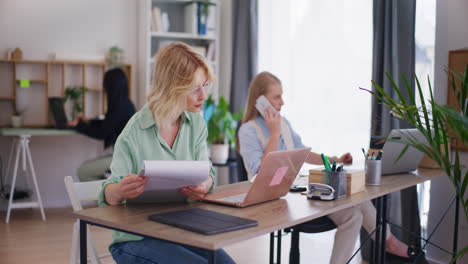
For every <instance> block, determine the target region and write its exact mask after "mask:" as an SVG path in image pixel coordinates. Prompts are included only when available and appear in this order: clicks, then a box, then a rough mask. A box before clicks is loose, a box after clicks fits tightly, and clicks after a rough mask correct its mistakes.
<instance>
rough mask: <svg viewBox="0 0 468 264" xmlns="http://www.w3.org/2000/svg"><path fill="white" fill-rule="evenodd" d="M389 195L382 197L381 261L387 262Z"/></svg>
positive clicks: (383, 263)
mask: <svg viewBox="0 0 468 264" xmlns="http://www.w3.org/2000/svg"><path fill="white" fill-rule="evenodd" d="M387 198H388V196H387V195H384V196H383V197H382V202H381V203H382V212H381V213H382V227H381V228H382V233H381V234H380V235H381V241H380V263H382V264H385V253H386V242H387Z"/></svg>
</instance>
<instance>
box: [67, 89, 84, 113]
mask: <svg viewBox="0 0 468 264" xmlns="http://www.w3.org/2000/svg"><path fill="white" fill-rule="evenodd" d="M87 91H88V88H87V87H86V86H70V87H67V88H66V89H65V98H64V101H65V102H67V101H68V100H69V99H70V101H71V103H72V111H71V116H72V120H74V119H75V118H76V117H77V115H78V114H79V113H82V112H83V96H84V94H85V93H86V92H87Z"/></svg>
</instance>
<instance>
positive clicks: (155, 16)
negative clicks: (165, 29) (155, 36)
mask: <svg viewBox="0 0 468 264" xmlns="http://www.w3.org/2000/svg"><path fill="white" fill-rule="evenodd" d="M151 31H153V32H159V31H162V18H161V9H159V7H153V8H152V9H151Z"/></svg>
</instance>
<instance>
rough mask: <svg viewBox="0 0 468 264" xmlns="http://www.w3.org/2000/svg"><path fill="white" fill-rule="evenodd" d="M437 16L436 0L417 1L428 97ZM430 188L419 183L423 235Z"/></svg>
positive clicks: (420, 72) (419, 69)
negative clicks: (428, 81)
mask: <svg viewBox="0 0 468 264" xmlns="http://www.w3.org/2000/svg"><path fill="white" fill-rule="evenodd" d="M435 16H436V2H435V0H426V1H418V2H417V4H416V28H415V42H416V43H415V44H416V48H415V49H416V50H415V65H416V66H415V73H416V76H418V79H419V83H420V84H421V88H422V89H423V94H424V98H426V99H429V98H430V93H429V86H428V83H427V79H428V78H429V80H430V82H431V84H432V85H434V47H435V23H436V20H435ZM432 88H433V87H432ZM416 89H417V88H416ZM433 89H434V88H433ZM417 99H418V100H417V103H418V104H420V100H419V97H417ZM426 105H427V104H426ZM430 188H431V182H430V181H427V182H424V183H423V184H418V195H419V201H420V205H419V207H420V208H421V210H420V212H419V213H420V218H421V233H422V236H423V237H427V236H428V233H427V221H428V214H429V198H430Z"/></svg>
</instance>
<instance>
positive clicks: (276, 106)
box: [238, 72, 408, 264]
mask: <svg viewBox="0 0 468 264" xmlns="http://www.w3.org/2000/svg"><path fill="white" fill-rule="evenodd" d="M282 95H283V87H282V85H281V81H280V80H279V79H278V78H277V77H276V76H274V75H273V74H271V73H269V72H262V73H260V74H258V75H257V76H256V77H255V78H254V80H253V81H252V82H251V84H250V87H249V94H248V97H247V105H246V107H245V113H244V118H243V119H242V126H241V127H240V129H239V133H238V135H239V145H240V154H241V156H242V159H243V161H244V164H245V167H246V170H247V173H248V175H249V178H252V177H253V175H255V174H256V173H257V171H258V169H259V168H260V164H261V163H262V161H263V159H264V158H265V157H266V155H267V154H268V153H269V152H271V151H277V150H291V149H297V148H305V146H304V144H303V143H302V140H301V137H300V136H299V135H298V134H297V133H296V132H295V131H294V129H293V128H292V126H291V124H290V123H289V122H288V121H287V120H286V118H284V117H283V116H281V108H282V106H283V105H284V102H283V97H282ZM256 104H259V106H260V107H259V108H260V110H262V111H263V107H261V106H262V105H263V106H265V105H268V106H267V107H266V109H265V111H264V113H263V115H262V113H261V112H260V111H259V110H257V108H256V106H255V105H256ZM352 161H353V158H352V157H351V155H350V154H349V153H346V154H343V155H341V156H340V157H337V156H333V157H331V158H330V162H331V163H333V162H337V163H338V162H339V163H344V164H350V163H352ZM305 162H307V163H311V164H323V162H322V158H321V156H320V155H319V154H317V153H314V152H310V153H309V156H308V157H307V158H306V160H305ZM328 217H329V218H330V219H331V220H332V221H333V222H334V223H335V225H336V226H337V231H336V234H335V242H334V245H333V250H332V256H331V259H330V263H332V264H335V263H336V264H342V263H346V262H347V261H348V259H349V258H350V257H351V255H352V253H353V251H354V246H355V244H356V240H357V237H358V235H359V231H360V229H361V226H363V227H364V228H365V229H366V230H367V231H368V232H369V233H371V232H372V231H373V230H374V229H375V217H376V211H375V208H374V206H373V205H372V203H371V202H364V203H362V204H360V205H357V206H354V207H350V208H347V209H344V210H341V211H338V212H336V213H333V214H330V215H328ZM387 230H390V228H387ZM386 236H387V241H386V242H387V244H386V245H387V252H389V253H391V254H394V255H396V256H398V257H402V258H406V257H408V253H407V251H408V246H407V245H405V244H403V243H402V242H401V241H399V240H398V239H397V238H396V237H394V236H393V235H392V234H391V233H390V232H389V231H388V232H387V234H386Z"/></svg>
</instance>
